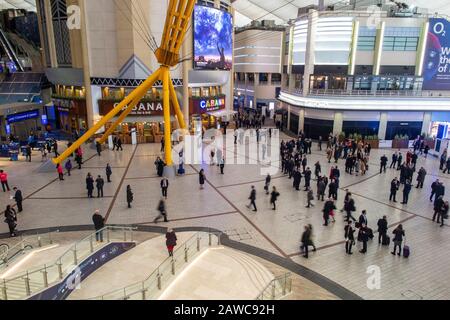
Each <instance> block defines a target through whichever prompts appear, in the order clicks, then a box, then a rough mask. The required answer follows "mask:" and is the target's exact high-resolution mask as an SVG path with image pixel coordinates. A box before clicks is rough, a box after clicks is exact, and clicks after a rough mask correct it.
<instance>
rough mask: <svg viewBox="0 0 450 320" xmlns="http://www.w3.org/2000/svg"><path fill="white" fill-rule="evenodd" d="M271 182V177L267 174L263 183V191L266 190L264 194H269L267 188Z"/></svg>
mask: <svg viewBox="0 0 450 320" xmlns="http://www.w3.org/2000/svg"><path fill="white" fill-rule="evenodd" d="M271 180H272V177H271V176H270V174H269V173H268V174H267V176H266V181H265V183H264V190H266V194H269V187H270V181H271Z"/></svg>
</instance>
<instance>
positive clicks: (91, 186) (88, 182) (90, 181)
mask: <svg viewBox="0 0 450 320" xmlns="http://www.w3.org/2000/svg"><path fill="white" fill-rule="evenodd" d="M86 189H88V190H94V179H93V178H92V177H88V178H86Z"/></svg>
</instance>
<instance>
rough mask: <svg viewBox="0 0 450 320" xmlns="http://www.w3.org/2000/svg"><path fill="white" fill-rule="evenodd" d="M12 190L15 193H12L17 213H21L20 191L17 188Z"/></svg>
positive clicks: (21, 198) (21, 197)
mask: <svg viewBox="0 0 450 320" xmlns="http://www.w3.org/2000/svg"><path fill="white" fill-rule="evenodd" d="M13 190H14V191H15V193H14V200H15V201H16V204H17V209H18V211H19V212H22V211H23V208H22V201H23V196H22V191H20V190H19V189H17V187H14V188H13Z"/></svg>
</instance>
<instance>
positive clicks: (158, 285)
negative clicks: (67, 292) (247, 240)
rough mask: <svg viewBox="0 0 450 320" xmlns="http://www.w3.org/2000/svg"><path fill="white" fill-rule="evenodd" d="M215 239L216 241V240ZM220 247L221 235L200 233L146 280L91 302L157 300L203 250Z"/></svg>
mask: <svg viewBox="0 0 450 320" xmlns="http://www.w3.org/2000/svg"><path fill="white" fill-rule="evenodd" d="M214 238H215V239H214ZM214 245H217V246H219V245H220V233H215V232H198V233H196V234H194V235H193V236H192V237H191V238H189V239H188V240H187V241H186V242H184V243H183V244H182V245H180V246H179V247H178V248H177V249H176V250H174V251H173V256H172V257H168V258H166V259H165V260H164V261H163V262H162V263H161V264H160V265H159V266H158V268H156V269H155V270H154V271H153V272H152V273H151V274H150V275H149V276H148V277H147V278H146V279H145V280H143V281H140V282H136V283H134V284H131V285H128V286H126V287H124V288H121V289H117V290H114V291H111V292H109V293H107V294H104V295H102V296H98V297H94V298H91V299H89V300H150V299H156V298H157V297H158V296H159V295H160V294H161V293H162V292H163V290H164V288H166V287H167V286H168V284H169V283H170V282H171V281H172V280H173V279H175V277H176V274H177V272H179V271H181V270H182V269H183V268H184V267H185V266H186V265H187V264H188V263H189V262H190V261H192V260H193V259H194V258H195V257H196V256H197V255H199V254H200V252H201V251H202V250H203V249H206V248H209V247H212V246H214Z"/></svg>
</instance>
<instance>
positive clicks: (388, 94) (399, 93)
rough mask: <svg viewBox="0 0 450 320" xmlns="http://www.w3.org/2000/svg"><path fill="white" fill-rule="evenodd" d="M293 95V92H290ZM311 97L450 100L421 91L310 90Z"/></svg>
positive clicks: (440, 94) (441, 95) (447, 95)
mask: <svg viewBox="0 0 450 320" xmlns="http://www.w3.org/2000/svg"><path fill="white" fill-rule="evenodd" d="M291 93H294V92H291ZM309 95H312V96H360V97H361V96H362V97H421V98H450V93H447V94H444V95H443V93H442V92H440V93H439V94H437V93H435V92H430V91H422V90H376V91H372V90H344V89H311V90H310V91H309Z"/></svg>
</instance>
